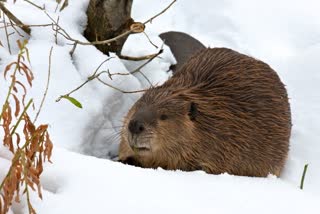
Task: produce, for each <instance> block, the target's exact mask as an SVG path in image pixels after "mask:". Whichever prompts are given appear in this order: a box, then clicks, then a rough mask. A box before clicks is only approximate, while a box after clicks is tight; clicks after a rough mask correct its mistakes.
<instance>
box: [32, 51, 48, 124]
mask: <svg viewBox="0 0 320 214" xmlns="http://www.w3.org/2000/svg"><path fill="white" fill-rule="evenodd" d="M52 50H53V47H51V49H50V53H49V68H48V78H47V83H46V89H45V91H44V94H43V98H42V100H41V104H40V107H39V110H38V112H37V114H36V117H35V118H34V120H33V123H35V122H36V121H37V119H38V117H39V114H40V112H41V109H42V106H43V104H44V101H45V99H46V96H47V93H48V89H49V82H50V76H51V57H52Z"/></svg>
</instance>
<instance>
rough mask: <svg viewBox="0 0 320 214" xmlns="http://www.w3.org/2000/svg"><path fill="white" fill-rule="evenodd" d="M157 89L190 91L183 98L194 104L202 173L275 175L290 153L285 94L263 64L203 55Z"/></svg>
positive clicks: (217, 51) (227, 53)
mask: <svg viewBox="0 0 320 214" xmlns="http://www.w3.org/2000/svg"><path fill="white" fill-rule="evenodd" d="M161 88H168V89H170V88H172V89H173V90H174V89H179V90H181V89H192V90H187V91H188V93H187V94H186V95H184V96H185V97H186V98H187V99H190V101H193V102H195V103H197V109H198V112H199V114H198V116H197V118H196V120H195V121H194V123H195V127H196V138H197V141H198V142H197V144H198V145H199V146H200V147H202V148H199V150H201V152H202V154H203V155H202V158H203V160H201V161H202V166H200V168H202V169H204V170H205V171H207V172H211V173H221V172H229V173H232V174H238V175H251V176H266V175H267V174H268V173H273V174H277V175H279V173H280V171H281V169H282V168H283V166H284V163H285V160H286V157H287V154H288V149H289V137H290V132H291V114H290V106H289V103H288V97H287V92H286V89H285V87H284V85H283V84H282V82H281V81H280V79H279V77H278V75H277V74H276V72H275V71H274V70H272V69H271V68H270V67H269V66H268V65H267V64H265V63H263V62H261V61H259V60H256V59H254V58H251V57H248V56H246V55H243V54H240V53H238V52H235V51H233V50H230V49H226V48H213V49H206V50H204V51H201V52H199V53H198V54H196V55H195V56H194V57H192V58H191V59H190V60H189V61H188V62H187V63H186V64H185V65H184V66H182V68H181V69H180V70H178V71H177V72H176V73H175V75H174V76H173V77H172V78H171V79H170V80H168V81H167V82H166V83H165V84H164V85H162V86H161ZM201 161H200V163H201ZM208 163H215V164H213V165H212V164H208Z"/></svg>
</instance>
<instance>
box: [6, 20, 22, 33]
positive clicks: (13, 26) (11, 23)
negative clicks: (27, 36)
mask: <svg viewBox="0 0 320 214" xmlns="http://www.w3.org/2000/svg"><path fill="white" fill-rule="evenodd" d="M9 22H10V25H11V27H12V28H13V29H14V30H15V31H16V32H17V33H18V34H19V36H21V37H24V35H22V34H21V33H20V32H19V30H18V29H17V28H16V26H15V25H14V24H13V22H12V20H11V19H9Z"/></svg>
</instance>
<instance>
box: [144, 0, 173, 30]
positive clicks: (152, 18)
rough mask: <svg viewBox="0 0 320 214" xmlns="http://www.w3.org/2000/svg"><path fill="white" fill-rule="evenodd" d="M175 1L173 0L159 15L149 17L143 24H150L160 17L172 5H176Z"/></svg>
mask: <svg viewBox="0 0 320 214" xmlns="http://www.w3.org/2000/svg"><path fill="white" fill-rule="evenodd" d="M176 1H177V0H173V1H172V2H171V3H170V4H169V5H168V6H167V7H166V8H164V9H163V10H162V11H161V12H160V13H158V14H156V15H154V16H153V17H151V18H150V19H148V20H147V21H145V22H144V23H143V24H147V23H152V21H153V20H154V19H155V18H157V17H159V16H160V15H162V14H163V13H165V12H166V11H167V10H168V9H169V8H170V7H171V6H172V5H173V4H174V3H176Z"/></svg>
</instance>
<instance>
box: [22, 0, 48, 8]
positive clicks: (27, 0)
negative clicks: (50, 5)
mask: <svg viewBox="0 0 320 214" xmlns="http://www.w3.org/2000/svg"><path fill="white" fill-rule="evenodd" d="M23 1H25V2H27V3H29V4H31V5H32V6H34V7H36V8H38V9H40V10H44V8H43V7H40V6H38V5H36V4H35V3H33V2H32V1H29V0H23Z"/></svg>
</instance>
